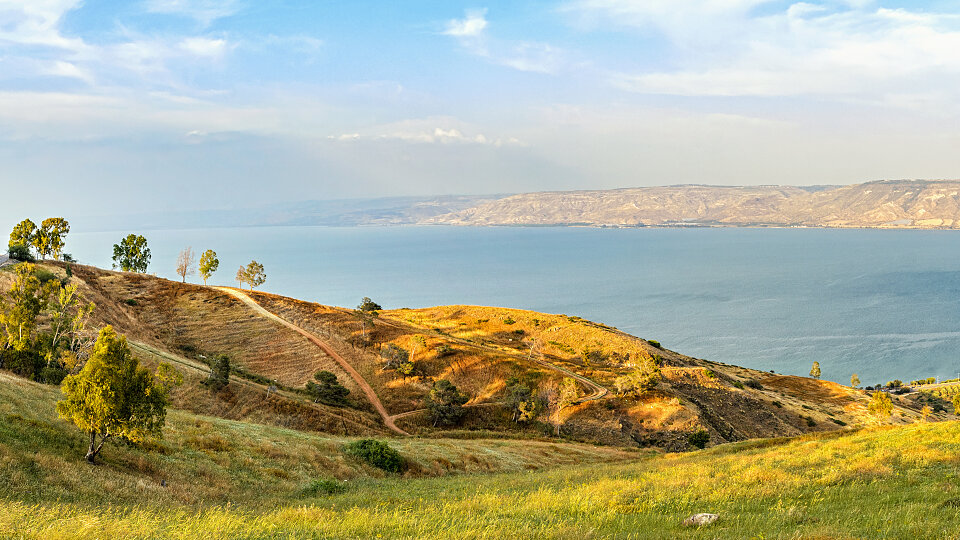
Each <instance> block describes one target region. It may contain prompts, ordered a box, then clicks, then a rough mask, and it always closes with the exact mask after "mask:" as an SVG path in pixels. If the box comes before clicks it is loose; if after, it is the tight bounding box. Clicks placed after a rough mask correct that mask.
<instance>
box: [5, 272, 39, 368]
mask: <svg viewBox="0 0 960 540" xmlns="http://www.w3.org/2000/svg"><path fill="white" fill-rule="evenodd" d="M35 270H36V267H35V266H34V265H32V264H29V263H27V264H20V265H18V266H17V267H16V268H15V269H14V276H15V277H14V280H13V283H12V284H11V285H10V290H9V291H7V297H9V299H10V300H9V302H8V301H7V299H6V298H5V297H0V324H2V325H3V330H4V332H5V333H6V340H5V346H4V348H9V349H13V350H15V351H23V350H26V349H27V348H29V347H30V346H31V345H32V343H33V340H34V332H35V330H36V328H37V317H38V316H39V315H40V312H42V311H43V310H44V308H46V307H47V299H48V295H49V289H45V288H44V287H43V286H42V285H41V284H40V279H39V278H38V277H37V276H36V274H35Z"/></svg>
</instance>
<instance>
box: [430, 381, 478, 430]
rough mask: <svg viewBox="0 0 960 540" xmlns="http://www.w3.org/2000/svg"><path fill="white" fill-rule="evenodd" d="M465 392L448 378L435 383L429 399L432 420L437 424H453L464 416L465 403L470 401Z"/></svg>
mask: <svg viewBox="0 0 960 540" xmlns="http://www.w3.org/2000/svg"><path fill="white" fill-rule="evenodd" d="M469 400H470V398H468V397H467V396H466V395H465V394H463V393H462V392H460V390H458V389H457V387H456V386H454V385H453V383H451V382H450V381H448V380H446V379H440V380H439V381H437V382H435V383H433V388H432V389H431V390H430V396H429V398H428V399H427V410H428V411H429V414H430V421H431V422H432V423H433V425H434V427H436V426H453V425H456V424H458V423H459V422H460V419H461V418H463V415H464V412H465V411H464V410H463V404H464V403H466V402H467V401H469Z"/></svg>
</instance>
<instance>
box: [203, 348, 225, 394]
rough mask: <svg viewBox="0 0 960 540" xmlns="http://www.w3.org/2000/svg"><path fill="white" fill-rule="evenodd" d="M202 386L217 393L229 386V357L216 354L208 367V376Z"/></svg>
mask: <svg viewBox="0 0 960 540" xmlns="http://www.w3.org/2000/svg"><path fill="white" fill-rule="evenodd" d="M203 384H205V385H206V386H207V388H210V389H211V390H214V391H217V390H222V389H223V388H226V387H227V385H228V384H230V357H229V356H227V355H225V354H218V355H217V356H216V357H214V359H213V365H212V366H210V375H209V376H207V378H206V380H205V381H203Z"/></svg>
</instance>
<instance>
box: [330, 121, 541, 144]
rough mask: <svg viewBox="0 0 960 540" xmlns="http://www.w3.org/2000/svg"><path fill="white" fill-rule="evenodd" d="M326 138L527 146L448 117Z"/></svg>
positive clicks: (384, 126) (392, 124)
mask: <svg viewBox="0 0 960 540" xmlns="http://www.w3.org/2000/svg"><path fill="white" fill-rule="evenodd" d="M438 124H440V125H438ZM431 126H432V127H431ZM327 139H330V140H336V141H389V140H395V141H403V142H406V143H413V144H470V145H490V146H496V147H500V146H508V145H509V146H525V145H524V144H523V143H522V142H521V141H520V140H518V139H517V138H516V137H506V136H500V137H489V136H487V135H485V134H483V133H480V132H478V131H477V130H476V128H474V127H472V126H466V125H464V124H463V123H462V122H459V121H458V120H456V119H454V118H448V117H432V118H425V119H414V120H405V121H402V122H395V123H391V124H386V125H382V126H376V127H372V128H370V129H368V130H365V133H359V132H355V133H344V134H341V135H328V136H327Z"/></svg>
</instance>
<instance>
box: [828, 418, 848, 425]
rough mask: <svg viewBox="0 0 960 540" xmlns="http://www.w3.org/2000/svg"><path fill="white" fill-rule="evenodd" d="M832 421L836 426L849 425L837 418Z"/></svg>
mask: <svg viewBox="0 0 960 540" xmlns="http://www.w3.org/2000/svg"><path fill="white" fill-rule="evenodd" d="M830 421H831V422H833V423H834V424H836V425H838V426H845V425H847V423H846V422H844V421H843V420H837V419H836V418H831V419H830Z"/></svg>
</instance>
